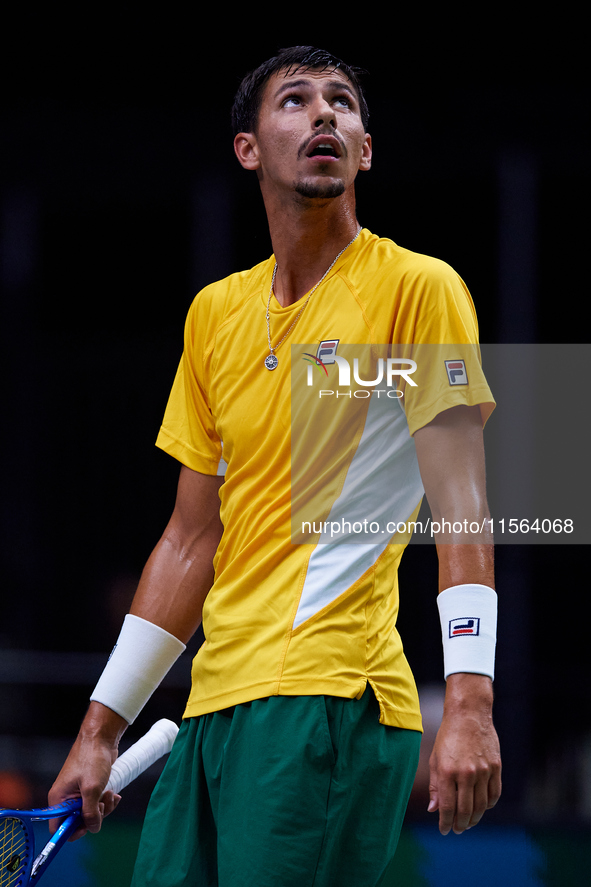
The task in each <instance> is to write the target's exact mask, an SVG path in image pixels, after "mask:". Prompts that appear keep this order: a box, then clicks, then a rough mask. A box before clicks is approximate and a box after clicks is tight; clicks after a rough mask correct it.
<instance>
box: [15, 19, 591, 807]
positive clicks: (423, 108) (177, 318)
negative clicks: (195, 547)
mask: <svg viewBox="0 0 591 887" xmlns="http://www.w3.org/2000/svg"><path fill="white" fill-rule="evenodd" d="M567 11H568V10H566V9H563V10H561V21H560V23H558V24H557V23H555V22H552V23H546V22H545V21H541V20H536V21H532V20H531V18H528V17H526V16H525V15H523V17H520V15H519V13H518V10H516V9H513V10H512V11H511V14H509V13H507V14H506V15H502V16H501V14H500V13H498V12H496V11H495V21H491V20H489V19H487V18H486V16H487V15H488V13H486V11H484V10H483V11H482V16H485V17H484V18H480V19H478V20H476V19H474V20H472V19H471V18H470V17H469V16H463V17H461V18H458V20H457V21H456V20H454V18H453V15H450V13H449V12H448V13H447V14H446V16H441V17H433V16H432V15H430V14H427V13H424V14H422V13H418V14H417V15H416V16H413V15H411V14H409V13H404V14H401V13H400V12H399V11H397V10H395V11H394V12H393V13H390V12H388V14H387V15H384V13H383V12H381V11H380V10H379V9H374V10H372V11H371V13H370V12H369V11H368V12H367V14H366V13H365V11H364V10H361V11H357V10H355V13H356V14H355V15H352V14H351V8H349V11H348V13H347V12H346V11H344V10H343V9H340V10H338V11H337V10H334V11H333V12H331V14H330V17H329V15H328V14H327V15H325V16H324V19H325V20H324V21H323V20H322V16H313V15H312V13H311V11H308V10H304V9H294V10H290V11H288V13H285V12H283V13H282V16H283V17H281V16H280V21H285V19H286V18H287V15H289V18H290V19H292V21H293V22H295V23H292V24H291V25H290V26H282V25H277V26H275V25H269V24H268V21H269V20H273V19H274V16H272V17H271V19H267V18H266V17H265V18H258V17H257V18H256V19H255V18H254V17H253V16H252V14H250V15H246V14H244V13H243V12H242V14H238V15H236V14H231V13H230V11H229V10H224V11H223V12H216V11H213V12H211V13H207V14H203V13H201V14H200V13H199V12H198V11H193V10H188V7H177V6H175V5H174V4H172V5H168V6H166V7H164V8H163V9H162V8H156V9H154V10H153V11H150V10H148V9H146V8H145V7H135V6H133V5H131V4H127V3H121V4H119V5H118V6H117V7H116V8H115V7H113V8H109V7H105V6H104V5H100V6H99V5H92V4H91V5H90V6H86V7H84V10H83V11H81V10H77V9H75V8H74V7H63V6H62V7H60V8H58V10H57V11H56V10H55V8H54V9H52V10H51V11H48V10H47V9H46V8H45V9H44V10H43V11H37V10H35V9H34V7H28V8H27V9H26V10H24V11H22V12H21V13H19V14H18V15H17V14H16V13H14V12H13V13H6V14H5V17H4V28H3V37H2V43H3V74H2V102H1V105H0V127H1V131H2V155H1V183H0V213H1V229H0V232H1V255H0V258H1V266H0V267H1V284H2V295H1V303H0V304H1V309H0V310H1V314H0V329H1V349H2V357H3V360H4V371H3V373H2V381H3V384H2V392H3V398H2V429H3V433H2V445H3V454H2V475H1V487H0V489H1V495H2V511H1V520H2V524H1V533H2V549H3V551H2V562H1V565H0V583H1V585H2V610H1V616H0V619H1V621H0V657H2V658H3V661H4V663H5V665H4V671H3V672H2V675H3V682H2V683H1V684H0V703H1V704H0V737H4V740H3V741H4V745H3V746H2V745H1V743H0V748H5V749H9V750H10V749H12V751H11V752H10V753H11V755H12V756H13V757H14V747H15V745H14V743H17V744H20V748H21V750H22V754H23V758H24V761H25V763H24V764H23V766H24V768H25V769H28V770H29V771H31V773H33V774H34V776H35V778H37V779H39V780H40V781H41V782H42V783H44V782H47V781H48V780H49V771H50V770H51V767H52V766H53V765H54V760H53V758H52V759H51V764H50V765H47V766H46V767H45V769H43V766H42V765H41V764H40V763H39V760H38V757H36V753H35V750H36V749H38V748H39V747H40V746H38V745H37V744H35V743H34V741H33V740H34V739H35V737H39V736H42V737H46V739H47V742H48V743H50V744H51V742H57V741H59V742H61V741H62V740H63V741H64V742H66V741H70V739H71V738H72V737H73V735H74V734H75V732H76V730H77V726H78V723H79V720H80V718H81V717H82V714H83V711H84V708H85V705H86V699H87V698H88V691H89V689H90V687H91V686H92V685H93V684H94V680H95V679H96V677H97V676H98V673H100V667H99V665H98V663H99V662H102V661H103V660H104V654H105V652H106V651H108V650H109V649H110V648H111V646H112V644H113V642H114V639H115V637H116V634H117V631H118V628H119V624H120V621H121V618H122V615H123V613H124V612H125V610H126V608H127V605H128V602H129V598H130V595H131V594H132V592H133V588H134V585H135V582H136V581H137V577H138V574H139V571H140V570H141V568H142V566H143V563H144V561H145V559H146V557H147V556H148V554H149V552H150V550H151V548H152V546H153V544H154V543H155V541H156V540H157V538H158V536H159V534H160V533H161V531H162V529H163V527H164V525H165V523H166V521H167V518H168V515H169V513H170V511H171V508H172V505H173V502H174V493H175V484H176V478H177V473H178V467H177V466H176V465H175V464H174V462H173V461H172V460H171V459H170V458H169V457H167V456H165V455H164V454H162V453H160V452H159V451H158V450H157V449H156V448H155V447H154V440H155V438H156V435H157V432H158V428H159V424H160V419H161V416H162V413H163V410H164V407H165V404H166V399H167V396H168V391H169V389H170V385H171V383H172V379H173V376H174V372H175V369H176V365H177V362H178V359H179V356H180V353H181V347H182V327H183V322H184V317H185V313H186V311H187V308H188V306H189V304H190V301H191V299H192V297H193V295H194V294H195V292H196V291H197V290H198V289H199V288H200V287H201V286H202V285H203V284H205V283H207V282H208V281H210V280H212V279H214V278H217V277H220V276H223V275H225V274H228V273H230V272H232V271H235V270H238V269H240V268H243V267H247V266H250V265H253V264H254V263H255V262H258V261H260V260H262V259H264V258H266V257H267V256H268V254H269V253H270V244H269V239H268V234H267V230H266V222H265V217H264V212H263V208H262V204H261V201H260V198H259V195H258V189H257V185H256V180H255V179H254V177H252V176H249V174H248V173H246V172H244V171H243V170H242V169H241V168H240V167H239V166H238V164H237V162H236V161H235V158H234V156H233V151H232V144H231V132H230V126H229V108H230V105H231V101H232V98H233V95H234V92H235V89H236V86H237V84H238V82H239V80H240V77H241V76H242V75H243V74H244V73H245V72H246V71H247V70H249V69H250V68H251V67H254V66H256V65H257V64H258V63H259V62H260V61H261V60H263V59H264V58H267V57H268V56H270V55H272V54H274V52H275V51H276V50H277V49H278V48H279V47H281V46H286V45H293V44H296V43H312V44H315V45H320V46H323V47H326V48H328V49H330V50H332V51H333V52H335V53H336V54H337V55H340V56H341V57H343V58H345V59H346V60H347V61H350V62H352V63H353V64H357V65H360V66H362V67H364V68H367V69H368V70H369V75H368V77H367V78H366V90H367V96H368V100H369V105H370V112H371V117H370V127H369V128H370V132H371V133H372V136H373V143H374V164H373V169H372V171H371V172H370V173H369V174H364V175H362V176H360V179H359V189H358V210H359V219H360V221H361V223H362V224H364V225H365V226H367V227H369V228H370V230H372V231H374V232H376V233H378V234H380V235H382V236H388V237H391V238H392V239H394V240H396V241H397V242H398V243H400V244H401V245H402V246H405V247H408V248H410V249H413V250H416V251H418V252H424V253H428V254H431V255H435V256H437V257H440V258H443V259H445V260H446V261H448V262H449V263H450V264H451V265H453V266H454V267H455V268H456V269H457V270H458V272H459V273H460V274H461V276H462V277H463V279H464V280H465V281H466V283H467V285H468V287H469V289H470V291H471V293H472V295H473V297H474V300H475V303H476V307H477V311H478V315H479V321H480V331H481V339H482V341H483V342H486V343H494V342H501V343H516V342H540V343H554V342H577V343H584V342H587V341H588V339H589V332H588V322H587V317H588V314H587V310H586V303H587V301H588V292H587V286H586V285H585V286H584V285H582V280H581V277H582V274H581V271H582V268H583V267H584V264H585V260H586V257H587V254H588V246H587V240H588V226H587V224H586V220H587V212H588V206H589V174H588V158H589V155H588V124H589V120H588V104H587V96H588V94H587V79H588V75H587V66H586V56H587V51H586V49H585V48H584V47H583V42H582V31H583V26H582V24H581V22H579V21H577V20H575V19H573V18H569V17H568V16H567V15H566V12H567ZM479 14H480V13H479ZM491 14H492V13H491ZM259 15H260V13H259ZM337 15H338V24H335V23H334V21H333V19H334V18H337ZM204 17H205V18H207V24H206V23H205V22H204ZM302 18H312V19H314V22H315V23H307V24H305V25H304V24H300V22H301V19H302ZM316 18H318V21H316ZM501 19H502V20H501ZM261 336H262V337H263V327H261ZM238 344H239V343H238ZM585 406H586V405H584V404H581V408H582V409H584V408H585ZM559 419H562V421H565V419H566V420H567V417H564V418H563V417H562V416H561V415H560V409H559V405H558V404H548V421H549V422H556V421H559ZM491 422H494V417H493V419H492V420H491ZM567 435H568V421H565V439H566V438H567ZM565 446H566V445H565ZM564 457H565V456H564V454H557V458H564ZM548 471H550V472H551V471H552V466H551V465H549V466H548ZM585 485H588V478H586V477H585V478H581V490H583V487H584V486H585ZM516 517H519V515H516ZM587 555H588V551H587V548H586V547H585V548H583V547H579V546H569V547H563V546H558V545H556V546H548V547H542V546H536V547H535V548H534V547H532V548H529V547H526V546H500V547H499V551H498V588H499V593H500V599H501V616H500V633H499V665H498V674H497V681H496V693H497V703H496V718H497V724H498V728H499V732H500V735H501V740H502V743H503V751H504V756H505V786H506V787H505V795H504V799H503V802H502V804H501V805H500V806H499V808H498V810H497V812H496V813H495V815H496V816H498V817H505V818H517V819H519V818H528V817H534V818H535V817H537V818H538V819H539V818H542V819H543V818H546V819H549V820H551V819H553V818H559V817H560V818H562V820H563V821H564V819H565V818H566V819H568V820H569V821H570V820H572V821H573V822H576V823H579V824H581V823H582V824H585V823H587V822H588V821H589V817H591V776H590V775H589V774H590V773H591V764H590V755H591V752H589V750H588V749H589V747H590V745H591V715H590V714H589V711H590V703H591V690H590V689H589V687H590V682H589V680H588V676H589V664H590V663H589V660H590V657H589V652H588V643H587V641H586V640H585V634H584V632H581V634H580V635H579V633H578V632H577V629H578V626H579V624H580V623H581V622H582V621H583V619H584V612H581V608H582V607H583V606H584V605H583V601H584V596H583V590H584V588H586V587H587V586H588V582H586V581H585V578H586V559H587ZM435 576H436V556H435V553H434V551H433V550H432V549H430V548H427V547H426V546H417V547H414V548H412V547H411V549H410V550H409V551H408V552H407V554H406V555H405V560H404V563H403V566H402V578H401V582H402V607H401V625H402V632H403V638H404V639H405V642H406V648H407V651H408V656H409V658H410V660H411V664H412V665H413V667H414V669H415V673H416V676H417V680H418V682H419V683H420V684H421V685H428V684H431V683H433V682H440V680H441V649H440V641H439V629H438V622H437V613H436V607H435V603H434V593H435V588H436V579H435ZM565 612H566V613H567V614H568V615H567V616H566V623H567V624H565V621H564V620H565V616H564V614H565ZM38 653H43V654H44V655H43V656H41V657H37V658H35V657H36V654H38ZM71 653H76V654H79V655H78V658H76V657H74V658H67V656H66V658H60V657H59V656H57V654H71ZM95 653H96V654H97V658H93V657H92V654H95ZM25 654H30V655H29V656H28V658H27V656H26V655H25ZM52 657H53V658H52ZM85 669H86V671H85ZM95 672H96V674H95ZM70 679H71V680H70ZM56 682H57V683H56ZM172 683H173V684H174V681H173V682H172ZM185 684H186V674H184V676H182V677H179V678H178V679H177V681H176V684H175V685H174V686H173V685H172V684H171V686H170V687H169V689H168V690H163V691H162V697H161V701H160V703H158V704H156V703H154V704H153V706H152V707H151V709H150V713H149V715H145V716H144V715H142V718H144V717H145V718H146V720H145V722H144V721H142V719H141V718H140V720H139V721H138V730H139V729H141V728H142V726H144V725H146V724H147V723H148V722H149V721H151V720H153V715H154V712H155V711H156V714H157V715H159V714H161V713H162V714H164V715H168V716H171V717H174V718H175V719H177V720H178V718H179V716H180V711H181V710H182V705H183V702H184V698H185V695H186V687H185ZM161 709H162V711H161ZM11 743H12V744H11ZM48 747H49V746H48ZM51 747H52V748H54V747H55V746H51ZM60 749H61V746H60ZM33 758H35V760H33ZM11 760H12V758H11ZM0 769H2V764H1V763H0Z"/></svg>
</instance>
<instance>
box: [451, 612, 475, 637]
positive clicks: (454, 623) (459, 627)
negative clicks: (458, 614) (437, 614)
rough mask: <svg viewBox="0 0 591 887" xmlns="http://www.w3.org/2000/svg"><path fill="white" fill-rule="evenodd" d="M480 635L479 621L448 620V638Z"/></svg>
mask: <svg viewBox="0 0 591 887" xmlns="http://www.w3.org/2000/svg"><path fill="white" fill-rule="evenodd" d="M478 634H480V619H479V618H478V617H474V618H473V619H466V618H463V619H450V620H449V636H450V638H459V637H463V636H465V635H472V636H473V637H474V636H476V635H478Z"/></svg>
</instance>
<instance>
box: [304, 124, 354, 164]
mask: <svg viewBox="0 0 591 887" xmlns="http://www.w3.org/2000/svg"><path fill="white" fill-rule="evenodd" d="M318 136H330V137H331V138H333V139H336V140H337V142H338V143H339V146H340V148H341V154H342V156H343V157H346V156H347V148H346V147H345V143H344V141H343V139H342V138H341V135H340V134H339V133H337V132H335V130H334V129H332V128H331V127H326V126H324V127H322V128H321V129H319V130H317V131H316V132H313V133H312V135H311V136H309V137H308V138H307V139H306V141H305V142H303V144H301V145H300V147H299V150H298V158H299V157H303V156H304V155H305V154H306V151H307V150H308V146H309V145H310V143H311V142H312V141H313V139H316V138H318Z"/></svg>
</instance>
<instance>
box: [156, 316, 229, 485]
mask: <svg viewBox="0 0 591 887" xmlns="http://www.w3.org/2000/svg"><path fill="white" fill-rule="evenodd" d="M197 311H198V300H195V302H194V303H193V305H192V306H191V309H190V311H189V314H188V316H187V322H186V324H185V339H184V350H183V354H182V357H181V360H180V363H179V366H178V369H177V372H176V376H175V379H174V383H173V386H172V390H171V392H170V396H169V399H168V404H167V406H166V410H165V413H164V418H163V421H162V425H161V428H160V431H159V434H158V437H157V439H156V446H157V447H159V448H160V449H162V450H164V451H165V452H166V453H168V454H169V455H171V456H173V458H175V459H177V460H178V461H179V462H181V463H182V464H183V465H186V466H187V467H188V468H191V469H193V471H199V472H200V473H201V474H209V475H216V474H224V462H223V460H222V442H221V440H220V438H219V436H218V434H217V432H216V429H215V422H214V418H213V415H212V413H211V409H210V404H209V401H208V397H207V391H206V387H207V386H206V383H205V380H204V371H203V354H204V347H205V342H204V338H203V335H202V334H200V325H199V323H197V321H196V314H197Z"/></svg>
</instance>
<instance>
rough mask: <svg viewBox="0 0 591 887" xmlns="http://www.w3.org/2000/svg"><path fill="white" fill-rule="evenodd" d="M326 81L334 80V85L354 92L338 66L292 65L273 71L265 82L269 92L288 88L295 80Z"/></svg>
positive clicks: (353, 88)
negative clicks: (307, 66)
mask: <svg viewBox="0 0 591 887" xmlns="http://www.w3.org/2000/svg"><path fill="white" fill-rule="evenodd" d="M306 80H308V81H319V80H322V81H327V82H334V84H335V86H339V87H345V88H348V89H349V90H350V92H352V93H353V94H355V87H354V86H353V84H352V83H351V81H350V80H349V78H348V77H347V75H346V74H344V73H343V72H342V71H341V70H339V68H334V67H328V68H324V67H323V68H301V67H298V66H293V67H291V68H281V70H279V71H275V72H274V73H273V74H272V75H271V77H270V78H269V81H268V83H267V91H268V92H269V93H271V92H272V93H273V94H275V93H277V92H280V91H281V90H282V89H283V88H289V87H290V86H292V85H293V84H294V82H296V81H302V82H305V81H306Z"/></svg>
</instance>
